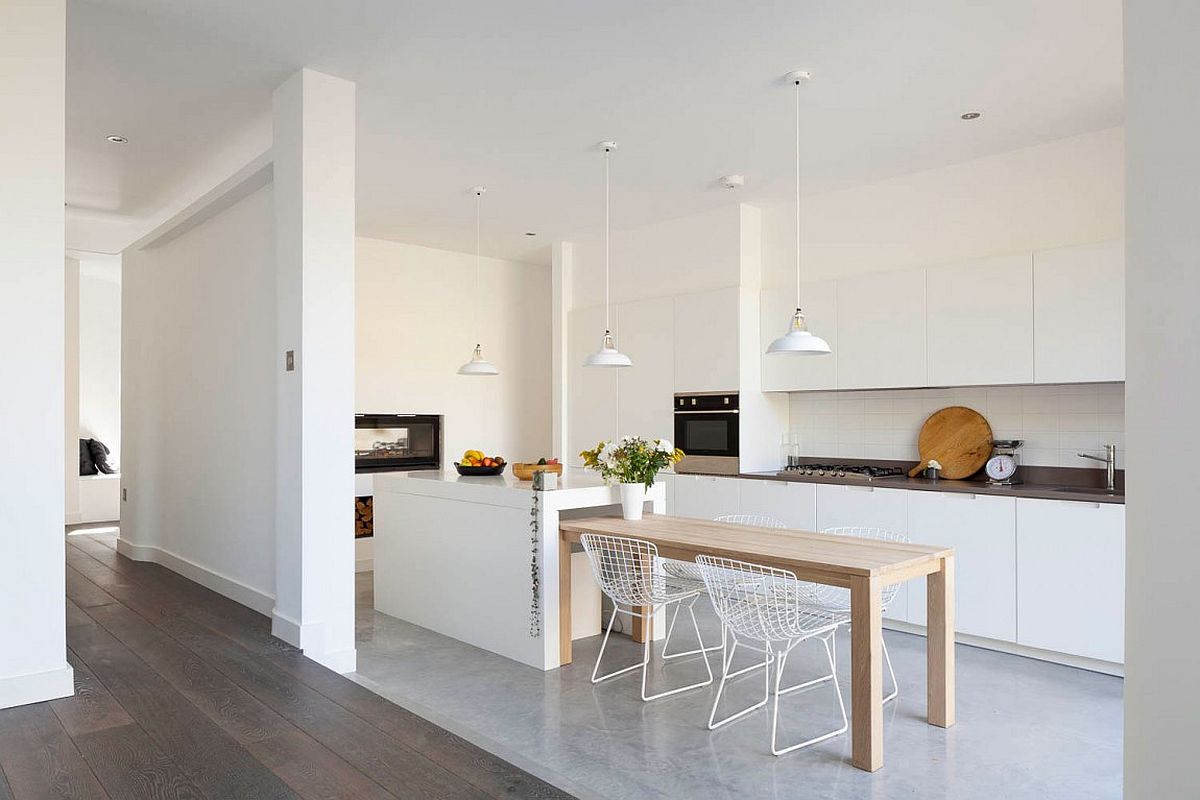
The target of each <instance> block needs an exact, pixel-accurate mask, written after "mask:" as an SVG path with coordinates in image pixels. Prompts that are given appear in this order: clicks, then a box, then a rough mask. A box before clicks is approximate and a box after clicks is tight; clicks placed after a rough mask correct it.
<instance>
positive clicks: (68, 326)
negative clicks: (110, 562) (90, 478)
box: [63, 257, 82, 525]
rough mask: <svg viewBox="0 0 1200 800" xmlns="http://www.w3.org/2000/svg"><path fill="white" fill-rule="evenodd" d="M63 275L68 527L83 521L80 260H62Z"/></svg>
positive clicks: (65, 466)
mask: <svg viewBox="0 0 1200 800" xmlns="http://www.w3.org/2000/svg"><path fill="white" fill-rule="evenodd" d="M64 263H65V271H64V273H63V289H64V291H63V295H64V297H65V300H64V303H63V314H64V316H65V318H64V320H63V360H64V362H65V363H64V374H63V398H64V402H63V405H64V407H65V422H64V428H63V431H64V434H63V459H64V469H63V472H64V475H63V479H64V482H65V484H66V489H65V491H66V520H67V524H68V525H73V524H75V523H77V522H80V521H82V518H81V516H80V509H79V259H76V258H69V257H68V258H66V259H64Z"/></svg>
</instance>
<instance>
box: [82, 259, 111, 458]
mask: <svg viewBox="0 0 1200 800" xmlns="http://www.w3.org/2000/svg"><path fill="white" fill-rule="evenodd" d="M79 436H80V437H81V438H84V439H99V440H100V441H102V442H104V443H105V444H106V445H108V447H109V449H110V450H112V453H111V454H110V455H109V457H108V458H109V463H110V464H113V465H119V464H120V463H121V260H120V257H119V256H114V257H92V256H86V255H85V256H82V257H81V258H80V259H79Z"/></svg>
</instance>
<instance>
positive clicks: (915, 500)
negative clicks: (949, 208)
mask: <svg viewBox="0 0 1200 800" xmlns="http://www.w3.org/2000/svg"><path fill="white" fill-rule="evenodd" d="M1016 504H1017V501H1016V499H1015V498H1012V497H994V496H988V495H981V494H959V493H955V492H910V493H909V498H908V530H909V532H910V534H911V536H912V540H913V541H914V542H916V543H918V544H933V545H948V546H950V547H953V548H954V565H955V587H956V591H955V595H954V596H955V601H956V602H955V609H954V620H955V630H956V631H957V632H959V633H968V634H971V635H972V636H984V637H987V638H988V639H999V640H1001V641H1006V642H1014V641H1016V639H1017V523H1016V519H1017V505H1016ZM925 598H926V594H925V580H924V579H917V580H914V581H909V583H908V621H909V622H911V623H913V624H914V625H924V624H925V623H926V604H925V603H926V601H925Z"/></svg>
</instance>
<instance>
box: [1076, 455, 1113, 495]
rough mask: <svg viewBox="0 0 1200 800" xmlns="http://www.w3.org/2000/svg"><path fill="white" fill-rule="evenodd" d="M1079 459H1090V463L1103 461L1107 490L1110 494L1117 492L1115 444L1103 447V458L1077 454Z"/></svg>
mask: <svg viewBox="0 0 1200 800" xmlns="http://www.w3.org/2000/svg"><path fill="white" fill-rule="evenodd" d="M1079 457H1080V458H1090V459H1091V460H1092V461H1103V462H1104V472H1105V478H1106V479H1107V487H1106V488H1107V489H1108V491H1110V492H1114V493H1115V492H1116V491H1117V446H1116V445H1115V444H1106V445H1104V458H1101V457H1100V456H1094V455H1091V454H1090V453H1079Z"/></svg>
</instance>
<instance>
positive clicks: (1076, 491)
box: [1050, 486, 1124, 497]
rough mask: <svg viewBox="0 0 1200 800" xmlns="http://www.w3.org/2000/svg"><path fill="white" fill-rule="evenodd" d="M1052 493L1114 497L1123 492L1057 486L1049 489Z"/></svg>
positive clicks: (1090, 487) (1092, 487) (1088, 487)
mask: <svg viewBox="0 0 1200 800" xmlns="http://www.w3.org/2000/svg"><path fill="white" fill-rule="evenodd" d="M1050 491H1052V492H1070V493H1071V494H1098V495H1106V496H1108V497H1116V496H1117V495H1119V494H1124V493H1123V492H1115V491H1114V492H1110V491H1109V490H1108V489H1101V488H1097V487H1095V486H1058V487H1056V488H1054V489H1051V490H1050Z"/></svg>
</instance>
